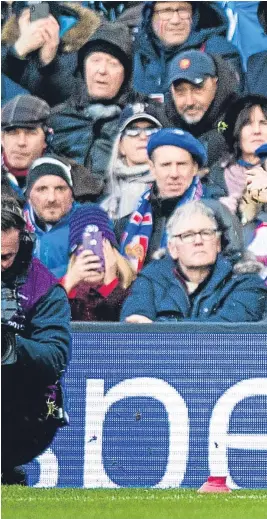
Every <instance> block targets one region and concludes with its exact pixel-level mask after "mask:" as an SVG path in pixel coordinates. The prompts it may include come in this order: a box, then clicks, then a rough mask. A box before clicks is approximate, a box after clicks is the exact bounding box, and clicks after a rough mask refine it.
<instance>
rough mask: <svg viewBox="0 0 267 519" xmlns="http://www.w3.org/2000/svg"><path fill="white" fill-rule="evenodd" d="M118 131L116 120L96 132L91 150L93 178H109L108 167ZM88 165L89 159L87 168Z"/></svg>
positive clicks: (105, 124) (108, 122)
mask: <svg viewBox="0 0 267 519" xmlns="http://www.w3.org/2000/svg"><path fill="white" fill-rule="evenodd" d="M97 126H98V125H97ZM117 131H118V127H117V123H116V121H114V120H111V121H107V122H106V123H104V124H103V125H102V126H101V127H100V128H98V129H96V130H95V136H94V140H93V144H92V147H91V149H90V169H91V172H92V175H93V176H96V177H100V178H106V177H107V171H108V165H109V161H110V157H111V152H112V147H113V142H114V140H115V137H116V134H117ZM87 164H88V158H87V160H86V164H85V166H87Z"/></svg>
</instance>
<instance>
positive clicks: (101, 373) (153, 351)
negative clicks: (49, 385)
mask: <svg viewBox="0 0 267 519" xmlns="http://www.w3.org/2000/svg"><path fill="white" fill-rule="evenodd" d="M114 329H115V332H114V333H109V332H107V333H106V332H105V331H103V332H99V331H97V332H94V331H92V332H74V333H73V345H72V360H71V362H70V365H69V368H68V371H67V374H66V377H65V387H66V394H67V401H66V403H67V410H68V414H69V416H70V425H69V426H67V427H64V428H62V429H60V430H59V432H58V434H57V437H56V439H55V440H54V442H53V444H52V445H51V447H50V448H49V449H48V450H47V451H46V452H45V453H43V454H42V455H41V456H39V458H37V459H36V460H34V461H33V462H32V463H30V464H29V465H28V467H27V472H28V476H29V481H30V485H32V486H37V487H45V486H47V487H85V488H95V487H105V488H115V487H155V488H169V487H170V488H171V487H175V488H177V487H191V488H196V487H199V486H200V485H201V484H202V483H203V482H204V481H205V480H206V478H207V477H208V475H209V474H212V475H215V473H216V474H217V475H224V474H228V478H230V479H229V481H230V483H231V485H232V486H233V487H241V488H267V477H266V474H267V378H266V377H267V336H266V334H265V333H255V334H247V333H242V327H241V326H239V333H213V332H212V333H201V334H198V333H172V332H166V333H158V332H155V333H154V332H150V333H147V332H145V331H144V332H138V333H135V332H128V333H127V332H124V331H123V332H121V331H120V326H117V327H116V328H114ZM150 329H151V328H150Z"/></svg>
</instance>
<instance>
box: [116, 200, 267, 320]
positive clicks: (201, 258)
mask: <svg viewBox="0 0 267 519" xmlns="http://www.w3.org/2000/svg"><path fill="white" fill-rule="evenodd" d="M167 236H168V253H167V254H166V256H165V257H163V258H162V259H160V260H155V261H154V262H152V263H151V264H150V265H148V266H147V267H146V268H145V269H143V270H142V272H141V273H140V274H139V276H138V278H137V280H136V281H135V283H134V285H133V287H132V290H131V295H130V296H129V297H128V298H127V300H126V302H125V303H124V306H123V309H122V313H121V320H122V321H126V322H130V323H151V322H153V321H174V322H179V321H200V322H211V321H212V322H246V321H247V322H253V321H259V320H261V319H262V318H263V317H264V315H265V314H266V311H267V287H266V286H265V285H264V282H263V280H262V279H261V278H260V276H259V275H258V273H257V272H255V268H256V269H257V266H258V264H257V263H254V264H253V269H252V266H251V264H249V263H245V262H244V261H243V260H242V258H241V259H240V255H239V259H238V261H237V262H236V261H235V260H234V257H230V258H228V257H227V256H226V252H227V245H228V244H227V242H226V239H225V238H226V234H225V230H223V229H222V228H221V226H220V224H219V219H218V217H216V215H215V213H214V211H213V210H212V209H211V208H210V207H208V206H207V205H205V203H203V202H201V201H193V202H188V203H187V204H185V205H183V206H181V207H178V209H176V211H175V212H174V213H173V215H172V217H171V218H170V220H169V222H168V225H167Z"/></svg>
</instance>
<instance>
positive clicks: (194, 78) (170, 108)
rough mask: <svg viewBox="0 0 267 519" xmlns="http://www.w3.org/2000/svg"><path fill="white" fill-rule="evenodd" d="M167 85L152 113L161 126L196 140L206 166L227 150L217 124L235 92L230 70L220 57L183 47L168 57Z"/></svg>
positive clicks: (235, 86) (234, 82)
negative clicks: (203, 151)
mask: <svg viewBox="0 0 267 519" xmlns="http://www.w3.org/2000/svg"><path fill="white" fill-rule="evenodd" d="M168 88H169V92H168V93H167V94H166V96H165V98H166V101H165V103H164V105H162V106H160V107H159V108H158V112H156V115H158V117H159V118H160V119H161V120H162V122H163V125H164V126H169V127H170V126H174V127H176V128H182V129H183V130H186V131H188V132H190V133H192V135H194V137H196V138H197V139H200V140H201V142H202V143H203V144H204V146H205V147H206V149H207V153H208V167H210V166H211V165H212V164H214V163H215V162H216V161H217V160H218V158H219V157H220V156H222V154H223V153H224V152H226V150H227V145H226V143H225V139H224V136H223V132H221V131H218V125H219V124H220V122H221V121H223V120H224V116H225V112H226V109H227V108H228V106H229V104H231V103H232V102H233V101H234V100H235V99H236V98H237V95H238V91H239V85H238V81H237V79H236V77H235V73H234V71H233V70H232V69H231V67H230V66H229V64H228V63H226V62H225V61H224V60H223V59H222V58H221V57H220V56H213V55H209V54H206V53H205V52H201V51H200V50H187V51H184V52H181V53H178V54H175V56H174V57H173V59H172V60H171V62H170V65H169V71H168ZM163 117H164V118H163ZM219 130H220V127H219Z"/></svg>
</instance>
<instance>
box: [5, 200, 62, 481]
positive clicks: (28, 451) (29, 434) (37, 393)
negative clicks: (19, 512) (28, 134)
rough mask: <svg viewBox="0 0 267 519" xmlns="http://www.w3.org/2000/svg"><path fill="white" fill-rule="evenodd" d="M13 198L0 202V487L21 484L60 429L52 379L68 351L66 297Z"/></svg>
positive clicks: (57, 386) (58, 396)
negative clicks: (27, 467) (36, 252)
mask: <svg viewBox="0 0 267 519" xmlns="http://www.w3.org/2000/svg"><path fill="white" fill-rule="evenodd" d="M25 224H26V222H25V220H24V217H23V212H22V210H21V209H20V207H19V206H18V205H17V204H16V201H15V200H14V199H10V198H8V199H7V198H4V199H2V221H1V230H2V233H1V270H2V280H1V323H2V395H3V398H2V438H1V439H2V483H4V484H9V485H10V484H15V483H20V484H26V481H25V476H24V473H23V471H22V470H20V469H19V466H20V465H22V464H25V463H28V462H29V461H31V460H32V459H33V458H34V457H36V456H38V455H40V454H41V453H42V452H43V451H44V450H45V449H46V448H47V447H48V446H49V444H50V443H51V441H52V439H53V437H54V435H55V433H56V431H57V428H58V427H61V426H62V425H65V423H66V420H65V417H66V415H65V413H64V411H63V407H62V392H61V387H60V384H59V382H58V381H59V379H60V377H61V375H62V374H63V373H64V370H65V369H66V366H67V362H68V356H69V345H70V327H69V321H70V310H69V305H68V300H67V296H66V293H65V291H64V289H63V288H62V286H61V285H59V284H58V283H57V280H56V279H55V277H54V276H53V275H52V274H51V273H50V272H49V271H48V269H47V268H46V267H45V266H44V265H42V264H41V263H40V261H39V260H38V259H36V258H32V247H33V242H32V239H31V236H30V235H29V233H28V232H27V231H26V230H25Z"/></svg>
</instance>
